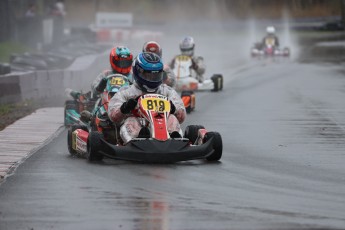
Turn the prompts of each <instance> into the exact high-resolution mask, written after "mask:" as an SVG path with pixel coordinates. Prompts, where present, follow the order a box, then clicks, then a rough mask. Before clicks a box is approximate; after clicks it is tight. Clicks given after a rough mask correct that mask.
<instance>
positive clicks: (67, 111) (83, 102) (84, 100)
mask: <svg viewBox="0 0 345 230" xmlns="http://www.w3.org/2000/svg"><path fill="white" fill-rule="evenodd" d="M66 93H67V94H68V95H69V96H71V97H72V98H73V100H66V101H65V108H64V124H65V126H71V125H75V124H83V122H81V120H80V113H81V112H82V111H84V110H87V111H92V109H93V108H94V106H95V103H96V100H97V99H95V98H93V97H92V95H91V92H88V93H83V92H78V91H74V90H71V89H66Z"/></svg>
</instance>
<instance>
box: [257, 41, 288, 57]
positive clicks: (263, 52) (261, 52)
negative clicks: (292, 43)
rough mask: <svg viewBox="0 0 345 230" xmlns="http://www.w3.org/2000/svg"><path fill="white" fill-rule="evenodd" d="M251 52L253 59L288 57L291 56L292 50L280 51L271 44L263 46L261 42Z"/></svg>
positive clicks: (286, 48)
mask: <svg viewBox="0 0 345 230" xmlns="http://www.w3.org/2000/svg"><path fill="white" fill-rule="evenodd" d="M250 52H251V56H252V57H258V56H283V57H288V56H290V49H289V48H288V47H284V48H283V49H280V48H278V47H276V46H274V45H272V44H269V43H266V44H262V43H260V42H257V43H255V44H254V46H253V48H252V49H251V51H250Z"/></svg>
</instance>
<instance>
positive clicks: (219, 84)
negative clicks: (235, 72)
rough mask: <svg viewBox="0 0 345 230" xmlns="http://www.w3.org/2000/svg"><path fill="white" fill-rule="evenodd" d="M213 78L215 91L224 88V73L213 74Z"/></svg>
mask: <svg viewBox="0 0 345 230" xmlns="http://www.w3.org/2000/svg"><path fill="white" fill-rule="evenodd" d="M211 80H212V81H213V84H214V88H213V90H212V91H213V92H217V91H221V90H222V89H223V75H221V74H213V75H212V77H211Z"/></svg>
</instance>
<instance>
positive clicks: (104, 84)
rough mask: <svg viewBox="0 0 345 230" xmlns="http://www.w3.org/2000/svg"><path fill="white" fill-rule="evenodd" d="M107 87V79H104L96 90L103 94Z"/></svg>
mask: <svg viewBox="0 0 345 230" xmlns="http://www.w3.org/2000/svg"><path fill="white" fill-rule="evenodd" d="M106 86H107V79H106V78H102V79H101V81H100V82H99V83H98V86H97V87H96V90H97V91H98V92H100V93H101V92H103V91H104V89H105V87H106Z"/></svg>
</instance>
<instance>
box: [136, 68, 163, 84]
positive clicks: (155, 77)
mask: <svg viewBox="0 0 345 230" xmlns="http://www.w3.org/2000/svg"><path fill="white" fill-rule="evenodd" d="M139 76H140V77H141V78H142V79H144V80H146V81H148V82H160V81H162V80H163V70H161V71H143V72H139Z"/></svg>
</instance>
